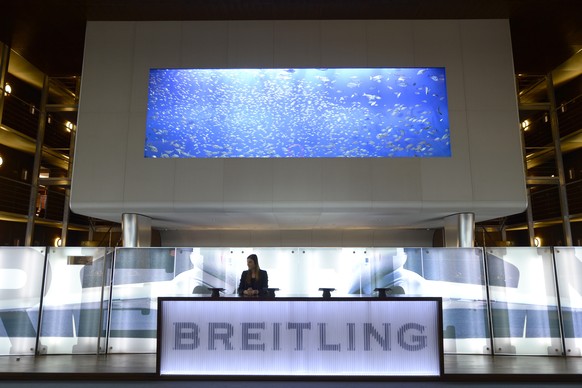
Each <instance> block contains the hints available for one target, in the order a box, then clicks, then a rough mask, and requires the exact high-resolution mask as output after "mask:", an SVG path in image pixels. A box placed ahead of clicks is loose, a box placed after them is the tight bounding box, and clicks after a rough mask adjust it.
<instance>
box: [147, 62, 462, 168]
mask: <svg viewBox="0 0 582 388" xmlns="http://www.w3.org/2000/svg"><path fill="white" fill-rule="evenodd" d="M148 93H149V95H148V106H147V119H146V136H145V147H144V156H145V157H146V158H427V157H429V158H430V157H450V156H451V147H450V131H449V115H448V105H447V89H446V78H445V69H444V68H329V69H304V68H296V69H152V70H150V78H149V92H148Z"/></svg>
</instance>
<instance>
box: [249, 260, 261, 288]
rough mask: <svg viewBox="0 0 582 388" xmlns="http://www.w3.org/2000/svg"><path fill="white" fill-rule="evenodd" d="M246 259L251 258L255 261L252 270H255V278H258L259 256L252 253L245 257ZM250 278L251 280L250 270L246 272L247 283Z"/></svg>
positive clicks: (259, 276)
mask: <svg viewBox="0 0 582 388" xmlns="http://www.w3.org/2000/svg"><path fill="white" fill-rule="evenodd" d="M247 260H252V261H253V262H254V263H255V271H254V272H255V276H256V279H257V280H259V279H260V278H261V268H260V267H259V257H258V256H257V255H255V254H254V253H253V254H251V255H249V256H248V257H247ZM251 280H252V274H251V271H248V272H247V283H249V284H250V282H251Z"/></svg>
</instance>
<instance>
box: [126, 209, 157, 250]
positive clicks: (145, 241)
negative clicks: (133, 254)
mask: <svg viewBox="0 0 582 388" xmlns="http://www.w3.org/2000/svg"><path fill="white" fill-rule="evenodd" d="M121 231H122V236H123V246H124V247H129V248H145V247H151V246H152V219H151V218H149V217H146V216H142V215H141V214H135V213H123V215H122V217H121Z"/></svg>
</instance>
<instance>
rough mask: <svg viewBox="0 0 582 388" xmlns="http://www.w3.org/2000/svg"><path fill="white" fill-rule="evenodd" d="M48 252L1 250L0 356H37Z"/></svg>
mask: <svg viewBox="0 0 582 388" xmlns="http://www.w3.org/2000/svg"><path fill="white" fill-rule="evenodd" d="M45 251H46V250H45V248H40V247H1V248H0V354H3V355H6V354H20V355H29V354H34V352H35V350H36V334H37V331H38V306H39V303H40V296H41V292H42V274H43V270H44V262H45Z"/></svg>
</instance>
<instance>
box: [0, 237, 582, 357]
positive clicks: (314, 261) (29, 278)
mask: <svg viewBox="0 0 582 388" xmlns="http://www.w3.org/2000/svg"><path fill="white" fill-rule="evenodd" d="M250 253H255V254H257V255H258V257H259V263H260V265H261V268H263V269H265V270H267V273H268V280H269V287H273V288H278V289H279V290H278V291H277V296H278V297H285V296H305V297H321V292H320V291H319V288H333V289H335V291H333V293H332V297H334V296H335V297H361V296H370V295H372V296H376V295H377V292H375V291H374V290H375V289H376V288H388V289H389V290H388V294H389V295H393V296H398V297H406V296H409V295H413V296H438V297H442V298H443V331H444V332H443V337H444V350H445V353H449V354H515V355H556V356H560V355H566V356H581V352H580V348H581V344H582V281H581V280H580V279H582V248H574V247H557V248H517V247H516V248H514V247H511V248H486V249H485V250H483V249H482V248H303V247H287V248H241V247H237V248H117V249H115V250H113V249H112V248H86V247H83V248H78V247H77V248H75V247H67V248H45V247H0V279H1V282H0V354H21V355H28V354H101V353H155V351H156V335H157V299H158V298H159V297H162V296H192V297H196V296H201V295H202V296H208V295H209V293H210V291H209V290H208V288H209V287H218V288H223V289H224V291H223V296H229V295H233V296H234V295H236V289H237V287H238V283H239V280H240V276H241V273H242V271H243V270H245V269H246V257H247V256H248V255H249V254H250Z"/></svg>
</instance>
